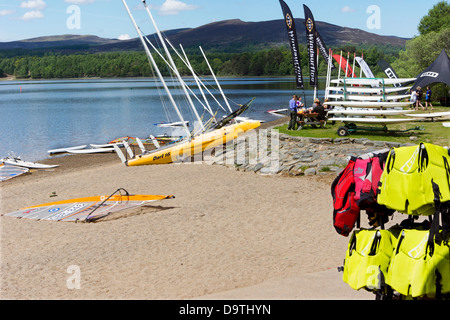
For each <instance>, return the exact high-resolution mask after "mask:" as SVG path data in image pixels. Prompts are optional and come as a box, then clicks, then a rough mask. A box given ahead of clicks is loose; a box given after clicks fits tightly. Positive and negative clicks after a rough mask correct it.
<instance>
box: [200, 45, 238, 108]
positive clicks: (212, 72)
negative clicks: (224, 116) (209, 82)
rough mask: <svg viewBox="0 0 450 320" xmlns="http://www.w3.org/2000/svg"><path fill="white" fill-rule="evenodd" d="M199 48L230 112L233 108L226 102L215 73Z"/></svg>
mask: <svg viewBox="0 0 450 320" xmlns="http://www.w3.org/2000/svg"><path fill="white" fill-rule="evenodd" d="M199 48H200V51H201V52H202V55H203V57H204V58H205V61H206V64H207V65H208V67H209V70H210V71H211V74H212V76H213V77H214V80H215V81H216V84H217V87H218V88H219V90H220V93H221V94H222V97H223V99H224V100H225V103H226V105H227V107H228V110H230V112H233V110H232V109H231V107H230V104H229V103H228V99H227V97H226V96H225V94H224V93H223V91H222V87H221V86H220V84H219V82H218V81H217V78H216V75H215V74H214V71H213V69H212V68H211V65H210V64H209V61H208V59H207V58H206V55H205V53H204V52H203V49H202V47H201V46H200V47H199Z"/></svg>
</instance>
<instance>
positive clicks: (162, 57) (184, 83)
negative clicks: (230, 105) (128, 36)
mask: <svg viewBox="0 0 450 320" xmlns="http://www.w3.org/2000/svg"><path fill="white" fill-rule="evenodd" d="M144 38H145V40H146V41H147V42H148V43H149V44H150V45H151V46H152V48H153V49H154V50H155V51H156V48H155V46H154V45H153V43H152V42H151V41H150V40H149V39H148V38H147V37H144ZM157 53H158V54H159V56H160V57H161V59H163V61H164V62H165V63H166V64H167V66H168V67H169V69H172V70H173V67H171V66H170V64H169V63H168V62H167V60H166V59H165V58H164V56H163V55H162V54H161V53H160V52H158V51H157ZM183 85H184V86H186V88H187V89H188V90H189V92H190V93H191V94H192V95H193V96H194V97H195V98H196V99H197V100H198V102H199V103H200V104H201V105H202V106H203V108H204V109H205V110H207V111H208V112H210V114H211V115H213V113H212V111H210V110H208V108H206V106H205V105H204V104H203V103H202V101H201V100H200V98H198V97H197V95H196V94H195V93H194V92H193V91H192V90H191V88H190V87H189V86H188V85H187V83H186V82H185V81H184V80H183Z"/></svg>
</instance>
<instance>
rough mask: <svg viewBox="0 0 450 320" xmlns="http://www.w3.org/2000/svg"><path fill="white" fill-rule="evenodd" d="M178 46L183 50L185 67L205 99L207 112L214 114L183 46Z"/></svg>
mask: <svg viewBox="0 0 450 320" xmlns="http://www.w3.org/2000/svg"><path fill="white" fill-rule="evenodd" d="M180 48H181V52H183V55H184V62H185V63H186V65H187V67H188V68H189V70H190V71H191V73H192V76H193V77H194V80H195V83H196V84H197V87H198V90H200V93H201V95H202V97H203V100H205V103H206V105H207V107H208V112H209V113H210V114H211V115H212V116H214V114H213V112H212V110H211V107H210V105H209V102H208V99H206V96H205V93H204V92H203V90H202V86H201V85H200V82H199V80H198V77H197V75H196V74H195V71H194V69H193V68H192V65H191V62H190V61H189V59H188V57H187V55H186V52H184V48H183V46H182V45H181V44H180Z"/></svg>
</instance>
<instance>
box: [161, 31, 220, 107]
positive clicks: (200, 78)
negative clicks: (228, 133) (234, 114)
mask: <svg viewBox="0 0 450 320" xmlns="http://www.w3.org/2000/svg"><path fill="white" fill-rule="evenodd" d="M165 40H166V42H167V43H168V44H169V45H170V46H171V47H172V49H173V51H174V52H175V53H176V54H177V55H178V57H179V58H180V59H181V61H182V62H183V63H184V64H185V65H186V66H188V62H187V61H186V60H184V59H183V57H182V56H181V54H180V53H179V52H178V51H177V49H175V47H174V46H173V44H172V43H171V42H170V41H169V39H168V38H167V37H166V38H165ZM180 46H181V45H180ZM188 67H189V66H188ZM192 73H193V74H194V78H197V79H198V80H200V84H201V85H202V86H203V88H204V89H205V90H206V91H208V93H209V94H210V95H211V97H212V98H213V99H214V101H216V103H217V104H218V105H219V107H220V108H221V109H222V110H223V111H225V112H226V110H225V108H224V107H222V105H221V104H220V102H219V101H218V100H217V99H216V97H215V96H214V95H213V94H212V93H211V91H209V89H208V87H207V86H206V85H205V84H204V83H203V82H204V80H205V79H204V78H202V77H201V76H200V75H198V74H197V73H196V72H195V70H194V69H192ZM202 80H203V81H202ZM211 88H212V89H214V88H213V87H212V86H211ZM216 91H217V90H216ZM217 92H218V91H217ZM211 111H212V110H211Z"/></svg>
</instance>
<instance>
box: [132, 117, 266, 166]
mask: <svg viewBox="0 0 450 320" xmlns="http://www.w3.org/2000/svg"><path fill="white" fill-rule="evenodd" d="M260 125H261V123H260V122H259V121H246V122H241V123H237V124H233V125H230V126H226V127H223V128H220V129H215V130H213V131H210V132H206V133H203V134H201V135H199V136H197V137H195V138H193V139H192V140H189V141H184V142H180V143H178V144H174V145H170V146H167V147H166V148H160V149H157V150H155V151H152V152H149V153H143V154H141V155H139V156H136V157H135V158H133V159H129V160H127V161H126V165H128V166H140V165H147V164H166V163H172V162H175V161H177V160H178V159H179V158H181V157H183V156H193V155H195V154H197V153H199V152H203V151H205V150H208V149H211V148H214V147H216V146H219V145H222V144H225V143H227V142H229V141H232V140H234V139H236V138H237V137H238V136H240V135H241V134H243V133H244V132H246V131H249V130H253V129H255V128H257V127H259V126H260Z"/></svg>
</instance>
